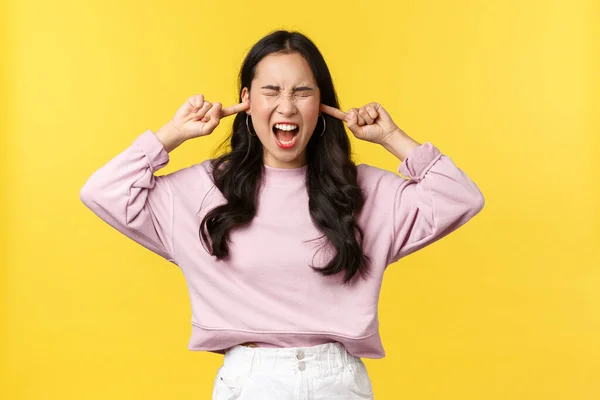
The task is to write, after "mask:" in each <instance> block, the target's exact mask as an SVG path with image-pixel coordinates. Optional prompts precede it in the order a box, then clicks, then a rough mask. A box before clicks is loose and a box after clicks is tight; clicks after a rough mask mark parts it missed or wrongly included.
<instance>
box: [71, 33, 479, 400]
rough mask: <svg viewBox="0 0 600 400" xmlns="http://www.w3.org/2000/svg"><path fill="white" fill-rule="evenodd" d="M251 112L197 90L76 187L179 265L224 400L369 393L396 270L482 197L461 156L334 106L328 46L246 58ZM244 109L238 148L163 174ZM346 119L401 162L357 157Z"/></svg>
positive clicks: (378, 115)
mask: <svg viewBox="0 0 600 400" xmlns="http://www.w3.org/2000/svg"><path fill="white" fill-rule="evenodd" d="M239 95H240V97H239V101H240V103H239V104H237V105H234V106H231V107H227V108H222V106H221V104H220V103H218V102H210V101H208V100H206V99H205V98H204V97H203V96H202V95H196V96H193V97H190V98H189V99H188V100H187V101H186V102H185V104H183V105H182V106H181V108H179V110H178V111H177V112H176V113H175V115H174V117H173V118H172V119H171V120H170V121H169V122H168V123H167V124H165V125H164V126H163V127H162V128H160V129H159V130H158V131H157V132H156V133H154V132H151V131H146V132H144V133H143V134H141V135H140V136H139V137H138V138H137V139H136V140H135V141H134V142H133V144H132V145H131V146H130V147H129V148H127V149H126V150H124V151H123V152H122V153H121V154H119V155H117V156H116V157H115V158H113V159H112V160H110V161H109V162H108V163H107V164H106V165H104V166H103V167H102V168H100V169H99V170H98V171H96V172H95V173H94V174H93V175H92V176H91V177H90V178H89V180H88V181H87V183H86V184H85V186H84V187H83V188H82V190H81V199H82V201H83V202H84V203H85V204H86V205H87V206H88V207H89V208H90V209H91V210H92V211H93V212H94V213H96V214H97V215H98V216H99V217H100V218H102V219H103V220H104V221H106V222H107V223H109V224H110V225H112V226H113V227H114V228H116V229H117V230H119V231H120V232H121V233H123V234H125V235H127V236H128V237H130V238H131V239H133V240H135V241H136V242H138V243H140V244H141V245H143V246H145V247H147V248H148V249H150V250H152V251H153V252H155V253H157V254H159V255H161V256H162V257H164V258H165V259H167V260H169V261H171V262H172V263H174V264H176V265H178V266H179V268H180V269H181V271H182V272H183V274H184V276H185V279H186V282H187V284H188V287H189V292H190V296H191V304H192V334H191V339H190V344H189V348H190V349H191V350H203V351H212V352H216V353H221V354H224V364H223V365H222V366H221V367H220V368H219V371H218V373H217V378H216V379H215V386H214V390H213V399H236V398H239V399H261V400H267V399H277V400H284V399H327V400H334V399H369V398H373V391H372V387H371V381H370V378H369V376H368V373H367V371H366V369H365V365H364V363H363V361H362V358H382V357H383V356H384V355H385V353H384V350H383V347H382V343H381V340H380V336H379V332H378V319H377V305H378V299H379V291H380V287H381V282H382V278H383V275H384V271H385V269H386V267H387V266H388V265H389V264H391V263H394V262H396V261H397V260H399V259H400V258H402V257H405V256H406V255H408V254H411V253H413V252H415V251H417V250H419V249H421V248H423V247H425V246H427V245H428V244H430V243H432V242H434V241H436V240H438V239H440V238H442V237H444V236H445V235H447V234H448V233H450V232H452V231H454V230H456V229H457V228H458V227H460V226H461V225H463V224H465V223H466V222H467V221H468V220H469V219H471V218H472V217H473V216H474V215H475V214H477V213H478V212H479V211H480V210H481V209H482V207H483V204H484V199H483V196H482V194H481V192H480V191H479V189H478V187H477V186H476V184H475V183H473V182H472V181H471V180H470V179H469V178H468V177H467V176H466V175H465V174H464V173H463V172H462V171H461V170H460V169H459V168H457V167H456V166H455V164H454V163H453V162H452V161H451V159H450V158H448V157H447V156H445V155H443V154H442V153H440V151H439V150H438V149H437V148H436V147H435V146H434V145H433V144H431V143H429V142H427V143H425V144H420V143H417V142H416V141H415V140H413V139H412V138H410V137H409V136H408V135H407V134H406V133H405V132H403V131H402V130H401V129H400V128H399V127H398V126H397V125H396V124H395V123H394V121H393V120H392V118H391V117H390V115H389V114H388V113H387V112H386V110H385V109H384V108H383V107H382V106H381V105H380V104H378V103H369V104H367V105H365V106H363V107H361V108H358V109H356V108H352V109H350V110H349V111H348V112H343V111H341V110H339V109H338V108H339V105H338V100H337V96H336V92H335V90H334V87H333V83H332V79H331V75H330V73H329V70H328V68H327V65H326V63H325V60H324V59H323V57H322V55H321V53H320V52H319V50H318V49H317V47H316V46H315V45H314V44H313V43H312V42H311V41H310V40H309V39H308V38H307V37H305V36H304V35H302V34H300V33H297V32H287V31H277V32H274V33H271V34H269V35H268V36H266V37H264V38H263V39H261V40H260V41H259V42H258V43H256V45H254V47H253V48H252V49H251V50H250V52H249V53H248V55H247V56H246V59H245V60H244V63H243V65H242V69H241V73H240V93H239ZM234 114H235V120H234V122H233V132H232V135H231V139H230V144H231V150H230V151H229V152H227V153H226V154H224V155H222V156H220V157H219V158H217V159H214V160H206V161H204V162H201V163H199V164H196V165H193V166H191V167H189V168H185V169H182V170H179V171H176V172H174V173H172V174H168V175H163V176H157V175H155V173H156V172H157V171H158V170H159V169H161V168H162V167H164V166H165V165H166V164H167V163H168V161H169V152H170V151H171V150H173V149H174V148H176V147H177V146H179V145H181V144H182V143H183V142H185V141H187V140H190V139H193V138H197V137H201V136H206V135H209V134H210V133H211V132H213V130H214V129H215V128H216V127H217V125H218V124H219V122H220V120H221V118H224V117H227V116H229V115H234ZM345 126H347V127H348V128H349V130H350V131H351V132H352V134H354V135H355V136H356V137H357V138H358V139H362V140H366V141H368V142H372V143H374V144H375V145H380V146H383V147H384V148H386V149H387V150H389V151H390V152H391V153H392V154H394V155H395V156H396V157H397V158H398V159H399V160H400V167H399V172H401V173H402V175H404V176H405V177H407V178H408V179H407V178H403V177H401V176H399V175H397V174H395V173H392V172H389V171H385V170H381V169H378V168H376V167H372V166H369V165H364V164H361V165H358V166H356V165H355V164H354V163H353V162H352V160H351V157H350V155H351V151H350V141H349V138H348V136H347V133H346V131H345Z"/></svg>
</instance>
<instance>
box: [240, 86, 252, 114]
mask: <svg viewBox="0 0 600 400" xmlns="http://www.w3.org/2000/svg"><path fill="white" fill-rule="evenodd" d="M242 102H244V103H246V102H247V103H250V90H249V89H248V88H247V87H244V88H243V89H242ZM250 110H251V109H250V108H249V109H248V110H246V114H251V112H250Z"/></svg>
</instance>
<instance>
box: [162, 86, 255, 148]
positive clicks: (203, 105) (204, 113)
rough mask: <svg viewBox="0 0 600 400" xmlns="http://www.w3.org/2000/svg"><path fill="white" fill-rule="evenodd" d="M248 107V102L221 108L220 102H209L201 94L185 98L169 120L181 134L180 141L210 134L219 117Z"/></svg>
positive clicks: (219, 119) (217, 123) (219, 120)
mask: <svg viewBox="0 0 600 400" xmlns="http://www.w3.org/2000/svg"><path fill="white" fill-rule="evenodd" d="M249 108H250V104H249V103H248V102H244V103H239V104H236V105H233V106H230V107H226V108H222V105H221V103H218V102H214V103H211V102H209V101H206V100H205V99H204V96H203V95H201V94H198V95H195V96H192V97H190V98H189V99H187V101H186V102H185V103H184V104H183V105H182V106H181V107H179V110H177V112H176V113H175V116H174V117H173V118H172V119H171V121H169V124H170V125H172V126H173V127H174V128H175V129H177V131H178V132H179V133H180V134H181V135H182V137H181V139H182V141H185V140H188V139H193V138H197V137H200V136H206V135H210V134H211V133H212V132H213V131H214V130H215V128H216V127H217V126H218V125H219V122H221V118H225V117H228V116H230V115H233V114H237V113H239V112H242V111H246V110H248V109H249Z"/></svg>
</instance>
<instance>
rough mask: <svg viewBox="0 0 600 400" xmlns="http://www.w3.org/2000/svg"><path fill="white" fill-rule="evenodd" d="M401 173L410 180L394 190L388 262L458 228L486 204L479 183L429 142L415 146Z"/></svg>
mask: <svg viewBox="0 0 600 400" xmlns="http://www.w3.org/2000/svg"><path fill="white" fill-rule="evenodd" d="M398 172H400V173H401V174H402V175H404V176H406V177H408V178H409V179H403V180H402V181H401V183H400V185H399V186H398V187H397V188H396V190H395V195H394V204H393V212H392V215H393V224H392V225H393V226H392V248H391V251H390V257H389V260H388V264H391V263H394V262H396V261H398V260H399V259H400V258H402V257H405V256H407V255H409V254H411V253H414V252H415V251H417V250H419V249H422V248H423V247H425V246H427V245H429V244H431V243H433V242H435V241H437V240H439V239H441V238H443V237H444V236H446V235H448V234H449V233H451V232H453V231H455V230H456V229H458V228H459V227H461V226H462V225H464V224H465V223H466V222H467V221H469V220H470V219H471V218H473V217H474V216H475V215H476V214H477V213H479V211H481V209H482V208H483V205H484V197H483V194H482V193H481V191H480V190H479V188H478V187H477V185H476V184H475V183H474V182H473V181H472V180H471V179H469V177H468V176H467V175H466V174H465V173H464V172H463V171H462V170H460V169H459V168H458V167H457V166H456V165H455V164H454V163H453V162H452V160H451V159H450V158H449V157H447V156H445V155H443V154H442V153H441V152H440V151H439V149H438V148H436V147H435V146H434V145H433V144H431V143H429V142H427V143H424V144H422V145H421V146H419V147H417V148H415V149H413V150H412V151H411V152H410V153H409V155H408V156H407V157H406V159H405V160H404V162H403V163H402V164H400V166H399V168H398Z"/></svg>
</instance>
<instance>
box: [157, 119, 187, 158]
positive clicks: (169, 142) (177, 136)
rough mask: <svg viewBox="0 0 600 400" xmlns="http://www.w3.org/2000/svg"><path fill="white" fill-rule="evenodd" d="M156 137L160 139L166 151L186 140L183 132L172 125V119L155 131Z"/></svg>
mask: <svg viewBox="0 0 600 400" xmlns="http://www.w3.org/2000/svg"><path fill="white" fill-rule="evenodd" d="M156 137H157V138H158V140H160V142H161V143H162V145H163V147H164V148H165V150H166V151H167V152H170V151H172V150H174V149H175V148H176V147H178V146H179V145H181V144H182V143H183V142H185V140H186V139H185V136H184V135H183V133H182V132H181V131H180V130H179V129H177V127H176V126H175V125H173V123H172V121H169V122H167V123H166V124H165V125H164V126H163V127H161V128H160V129H159V130H158V131H157V132H156Z"/></svg>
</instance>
